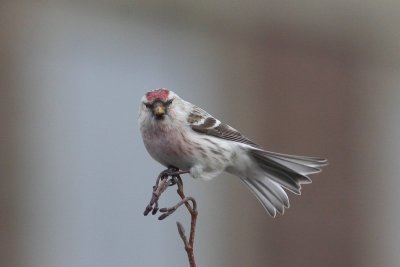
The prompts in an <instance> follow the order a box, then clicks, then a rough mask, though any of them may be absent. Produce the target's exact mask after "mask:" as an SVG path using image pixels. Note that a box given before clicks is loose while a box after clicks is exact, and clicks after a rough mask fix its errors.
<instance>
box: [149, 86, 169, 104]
mask: <svg viewBox="0 0 400 267" xmlns="http://www.w3.org/2000/svg"><path fill="white" fill-rule="evenodd" d="M168 95H169V91H168V90H167V89H165V88H160V89H156V90H153V91H150V92H148V93H147V94H146V98H147V101H149V102H153V101H154V100H156V99H160V100H161V101H166V100H167V99H168Z"/></svg>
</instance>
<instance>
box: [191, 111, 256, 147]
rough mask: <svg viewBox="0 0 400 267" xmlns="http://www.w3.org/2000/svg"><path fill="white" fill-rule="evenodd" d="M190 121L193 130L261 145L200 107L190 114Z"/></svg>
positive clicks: (239, 141)
mask: <svg viewBox="0 0 400 267" xmlns="http://www.w3.org/2000/svg"><path fill="white" fill-rule="evenodd" d="M188 123H189V125H190V127H191V128H192V130H193V131H195V132H197V133H201V134H206V135H210V136H214V137H218V138H221V139H225V140H229V141H234V142H238V143H242V144H246V145H250V146H253V147H259V145H257V144H256V143H254V142H253V141H251V140H250V139H248V138H247V137H245V136H244V135H242V134H241V133H240V132H239V131H238V130H236V129H234V128H233V127H231V126H229V125H228V124H225V123H222V122H220V121H219V120H217V119H215V118H214V117H212V116H211V115H210V114H208V113H207V112H205V111H204V110H202V109H200V108H198V107H195V108H194V109H193V111H192V113H191V114H190V115H189V118H188Z"/></svg>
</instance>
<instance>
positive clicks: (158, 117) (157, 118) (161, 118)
mask: <svg viewBox="0 0 400 267" xmlns="http://www.w3.org/2000/svg"><path fill="white" fill-rule="evenodd" d="M164 117H165V115H154V118H156V120H158V121H162V120H163V119H164Z"/></svg>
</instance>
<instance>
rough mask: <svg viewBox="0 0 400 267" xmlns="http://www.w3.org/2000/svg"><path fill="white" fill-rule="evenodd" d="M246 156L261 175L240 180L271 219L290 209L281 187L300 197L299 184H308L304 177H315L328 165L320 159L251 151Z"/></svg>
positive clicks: (258, 150) (308, 180) (309, 180)
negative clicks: (257, 167) (310, 175)
mask: <svg viewBox="0 0 400 267" xmlns="http://www.w3.org/2000/svg"><path fill="white" fill-rule="evenodd" d="M249 152H250V155H251V156H252V157H253V158H254V160H255V162H256V163H257V165H258V166H259V167H260V170H261V172H260V173H259V174H258V175H255V177H245V178H241V180H242V181H243V182H244V183H245V184H246V185H247V187H248V188H249V189H250V190H251V191H252V192H253V193H254V194H255V196H256V197H257V199H258V200H259V201H260V202H261V204H262V205H263V207H264V208H265V209H266V210H267V211H268V213H269V214H270V215H271V216H272V217H275V216H276V212H278V213H280V214H283V213H284V208H288V207H289V198H288V196H287V194H286V192H285V191H284V190H283V189H282V187H283V188H285V189H287V190H289V191H291V192H293V193H295V194H300V189H301V184H307V183H311V179H310V178H309V177H308V176H307V175H309V174H313V173H318V172H320V171H321V167H322V166H325V165H327V160H325V159H320V158H313V157H303V156H293V155H285V154H278V153H274V152H268V151H264V150H260V149H251V150H250V151H249Z"/></svg>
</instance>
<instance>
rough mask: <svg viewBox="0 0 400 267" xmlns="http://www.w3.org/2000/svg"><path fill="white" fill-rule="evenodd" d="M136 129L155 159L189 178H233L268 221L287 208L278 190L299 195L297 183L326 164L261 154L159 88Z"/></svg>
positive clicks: (149, 96) (259, 149)
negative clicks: (255, 200)
mask: <svg viewBox="0 0 400 267" xmlns="http://www.w3.org/2000/svg"><path fill="white" fill-rule="evenodd" d="M139 124H140V130H141V133H142V138H143V142H144V145H145V147H146V149H147V151H148V152H149V153H150V155H151V156H152V157H153V158H154V159H155V160H157V161H158V162H160V163H161V164H163V165H164V166H166V167H175V168H178V169H179V170H183V171H188V172H189V173H190V175H191V176H192V177H193V178H200V179H204V180H209V179H212V178H214V177H216V176H218V175H219V174H221V173H222V172H224V171H226V172H228V173H231V174H233V175H235V176H238V177H239V178H240V180H241V181H242V182H243V183H244V184H245V185H246V186H247V187H248V188H249V189H250V190H251V191H252V192H253V193H254V194H255V196H256V197H257V198H258V200H259V201H260V202H261V204H262V205H263V206H264V208H265V209H266V210H267V211H268V213H269V214H270V215H271V216H273V217H275V215H276V212H278V213H280V214H283V212H284V208H288V207H289V198H288V196H287V194H286V192H285V191H284V190H283V188H284V189H286V190H289V191H291V192H293V193H295V194H300V189H301V184H307V183H311V180H310V178H309V177H308V175H309V174H313V173H318V172H320V171H321V169H320V167H322V166H324V165H326V164H327V160H326V159H321V158H314V157H305V156H293V155H285V154H278V153H274V152H270V151H266V150H264V149H263V148H262V147H261V146H259V145H257V144H256V143H254V142H253V141H251V140H250V139H248V138H247V137H245V136H243V135H242V134H241V133H240V132H238V131H237V130H235V129H234V128H232V127H231V126H229V125H227V124H224V123H222V122H220V121H219V120H217V119H216V118H214V117H213V116H211V115H210V114H208V113H207V112H205V111H204V110H202V109H201V108H199V107H197V106H195V105H193V104H191V103H189V102H187V101H185V100H183V99H182V98H180V97H179V96H178V95H176V94H175V93H174V92H172V91H169V90H167V89H164V88H161V89H157V90H153V91H150V92H148V93H146V94H145V95H144V96H143V98H142V100H141V104H140V110H139Z"/></svg>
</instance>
